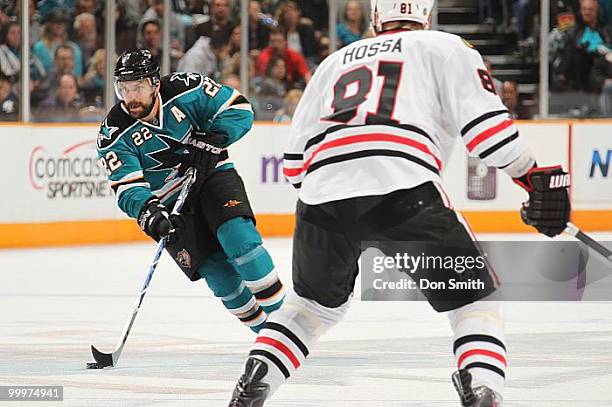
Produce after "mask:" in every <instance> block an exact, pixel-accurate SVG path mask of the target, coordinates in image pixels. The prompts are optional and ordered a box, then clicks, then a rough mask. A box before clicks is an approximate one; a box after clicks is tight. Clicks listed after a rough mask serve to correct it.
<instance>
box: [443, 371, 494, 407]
mask: <svg viewBox="0 0 612 407" xmlns="http://www.w3.org/2000/svg"><path fill="white" fill-rule="evenodd" d="M452 380H453V384H454V385H455V389H457V393H459V398H460V399H461V405H462V406H463V407H501V404H499V401H498V399H497V396H496V395H495V392H494V391H493V390H491V389H489V388H488V387H486V386H478V387H475V388H472V375H471V374H470V372H468V371H467V370H466V369H461V370H458V371H456V372H455V373H453V376H452Z"/></svg>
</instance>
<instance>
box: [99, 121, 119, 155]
mask: <svg viewBox="0 0 612 407" xmlns="http://www.w3.org/2000/svg"><path fill="white" fill-rule="evenodd" d="M117 130H119V127H115V126H109V125H108V118H106V119H104V123H102V127H100V132H99V133H98V147H99V148H102V146H103V144H104V140H112V139H113V134H115V132H116V131H117Z"/></svg>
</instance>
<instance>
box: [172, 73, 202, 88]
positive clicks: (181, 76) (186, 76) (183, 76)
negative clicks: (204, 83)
mask: <svg viewBox="0 0 612 407" xmlns="http://www.w3.org/2000/svg"><path fill="white" fill-rule="evenodd" d="M199 79H200V75H198V74H195V73H191V72H177V73H175V74H174V75H172V76H171V77H170V82H174V81H182V82H183V83H184V84H185V86H189V82H191V81H192V80H193V81H198V80H199Z"/></svg>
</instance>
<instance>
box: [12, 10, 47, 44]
mask: <svg viewBox="0 0 612 407" xmlns="http://www.w3.org/2000/svg"><path fill="white" fill-rule="evenodd" d="M28 2H29V5H30V6H29V8H28V14H29V19H30V46H32V45H34V43H35V42H36V41H38V40H39V39H40V36H41V33H42V26H41V25H40V21H39V20H40V15H39V14H38V12H37V8H36V1H35V0H29V1H28ZM17 7H18V13H17V17H19V16H20V15H21V1H18V2H17Z"/></svg>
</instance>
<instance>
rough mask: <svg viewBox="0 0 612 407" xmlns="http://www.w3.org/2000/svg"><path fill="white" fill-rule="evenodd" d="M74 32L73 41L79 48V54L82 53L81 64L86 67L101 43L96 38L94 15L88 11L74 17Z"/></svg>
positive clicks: (100, 46)
mask: <svg viewBox="0 0 612 407" xmlns="http://www.w3.org/2000/svg"><path fill="white" fill-rule="evenodd" d="M74 34H75V42H76V44H77V45H78V46H79V47H80V48H81V54H82V55H83V61H82V64H83V66H84V67H85V68H88V67H89V62H90V60H91V57H92V56H93V54H94V52H96V50H97V49H98V48H102V44H101V43H100V41H99V40H98V31H97V30H96V18H95V17H94V15H93V14H90V13H81V14H79V15H77V16H76V18H75V19H74Z"/></svg>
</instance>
